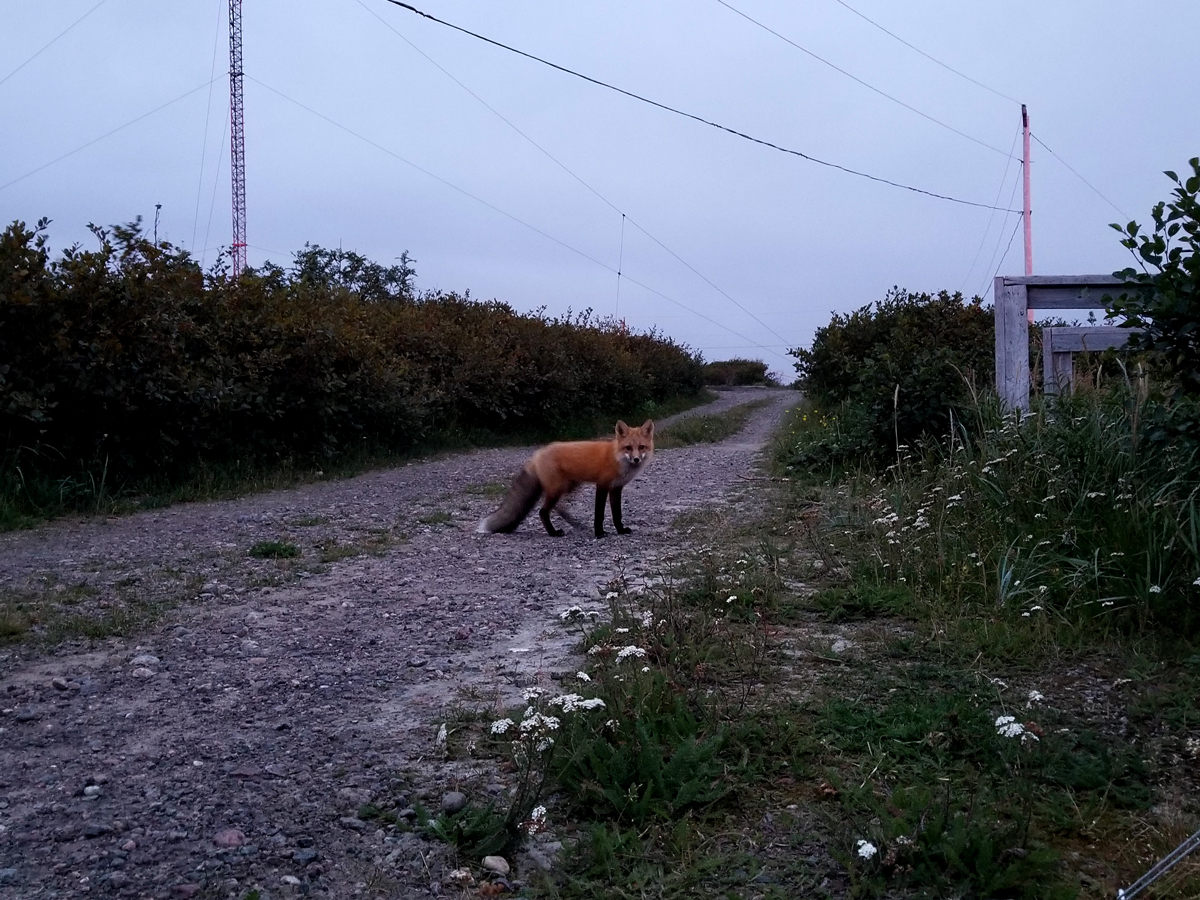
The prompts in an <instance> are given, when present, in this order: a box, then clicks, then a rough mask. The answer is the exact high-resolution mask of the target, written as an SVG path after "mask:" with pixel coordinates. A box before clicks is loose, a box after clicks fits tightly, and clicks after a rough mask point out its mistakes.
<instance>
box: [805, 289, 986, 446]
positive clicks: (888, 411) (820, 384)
mask: <svg viewBox="0 0 1200 900" xmlns="http://www.w3.org/2000/svg"><path fill="white" fill-rule="evenodd" d="M789 352H790V354H791V355H792V356H794V357H796V359H797V362H796V371H797V373H798V375H799V386H800V387H801V388H802V389H803V390H804V391H805V393H806V394H807V396H808V398H809V400H810V401H811V402H812V403H814V404H816V405H817V406H818V407H820V408H821V409H823V410H825V411H826V412H828V413H832V412H835V411H836V412H837V415H838V419H839V428H838V430H837V432H836V435H837V443H836V445H830V446H828V447H823V448H816V449H817V450H818V452H821V453H828V454H831V455H832V456H834V457H837V459H838V461H845V460H849V459H857V460H864V461H865V460H869V459H879V458H885V457H887V456H889V455H891V456H894V455H895V452H896V445H897V443H900V444H908V443H911V442H913V441H915V440H917V439H918V438H920V437H921V436H923V435H928V434H936V435H942V434H945V433H946V431H947V429H948V428H949V425H950V416H951V413H952V412H953V411H954V410H956V409H961V408H962V407H963V405H964V404H966V403H968V402H969V401H970V399H971V392H972V386H973V385H974V384H975V383H976V382H977V381H978V382H982V383H983V384H987V383H988V382H990V380H991V375H992V366H993V354H994V326H993V317H992V311H991V310H990V309H985V308H984V307H983V306H982V304H981V302H980V300H979V298H978V297H976V298H975V299H974V300H971V301H968V302H964V301H963V298H962V295H961V294H957V293H956V294H949V293H947V292H946V291H942V292H940V293H938V294H910V293H909V292H908V291H905V290H902V289H900V288H893V289H892V290H891V291H889V292H888V294H887V296H886V297H885V298H884V299H883V300H882V301H880V302H878V303H876V304H874V305H873V306H871V305H867V306H864V307H862V308H861V309H857V310H855V311H854V312H852V313H850V314H848V315H840V314H837V313H835V314H834V316H833V318H832V319H831V320H830V322H829V324H828V325H826V326H824V327H822V328H819V329H818V330H817V333H816V336H815V338H814V339H813V344H812V348H811V349H809V350H804V349H796V350H791V351H789ZM813 461H814V462H817V461H818V460H813Z"/></svg>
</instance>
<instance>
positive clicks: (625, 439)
mask: <svg viewBox="0 0 1200 900" xmlns="http://www.w3.org/2000/svg"><path fill="white" fill-rule="evenodd" d="M652 456H654V422H652V421H651V420H650V419H647V420H646V422H645V424H643V425H642V427H641V428H630V427H629V426H628V425H626V424H625V423H624V422H618V423H617V461H618V462H620V463H621V464H622V465H623V466H624V465H628V466H629V468H631V469H636V468H638V467H639V466H643V465H645V464H646V463H648V462H650V458H651V457H652Z"/></svg>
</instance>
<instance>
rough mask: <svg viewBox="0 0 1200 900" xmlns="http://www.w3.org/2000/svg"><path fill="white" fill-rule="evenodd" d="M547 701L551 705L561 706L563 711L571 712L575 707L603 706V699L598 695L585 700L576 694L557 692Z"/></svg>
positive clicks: (594, 707) (591, 707)
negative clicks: (555, 695) (557, 693)
mask: <svg viewBox="0 0 1200 900" xmlns="http://www.w3.org/2000/svg"><path fill="white" fill-rule="evenodd" d="M549 703H550V705H551V706H558V707H561V708H562V711H563V712H564V713H573V712H575V710H577V709H583V710H592V709H603V708H604V701H603V700H601V699H600V698H599V697H589V698H588V699H587V700H585V699H583V697H581V696H579V695H578V694H559V695H558V696H557V697H551V698H550V701H549Z"/></svg>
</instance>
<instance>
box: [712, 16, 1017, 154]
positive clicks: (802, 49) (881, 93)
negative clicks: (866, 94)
mask: <svg viewBox="0 0 1200 900" xmlns="http://www.w3.org/2000/svg"><path fill="white" fill-rule="evenodd" d="M717 2H718V3H720V4H721V5H722V6H724V7H725V8H726V9H728V10H730V11H732V12H735V13H737V14H738V15H739V16H741V17H742V18H743V19H745V20H746V21H747V22H751V23H753V24H754V25H757V26H758V27H759V28H761V29H762V30H763V31H766V32H768V33H770V34H773V35H775V37H777V38H779V39H780V40H781V41H783V42H784V43H786V44H790V45H791V46H793V47H795V48H796V49H797V50H799V51H800V52H801V53H807V54H808V55H809V56H811V57H812V58H813V59H815V60H816V61H817V62H819V63H822V64H824V65H826V66H829V68H831V69H833V70H834V71H835V72H840V73H841V74H843V75H845V76H846V77H847V78H849V79H851V80H852V81H856V82H858V83H859V84H861V85H862V86H863V87H865V88H866V89H867V90H869V91H874V92H875V93H876V94H878V95H879V96H880V97H885V98H886V99H888V100H891V101H892V102H893V103H898V104H899V105H900V106H903V107H904V108H905V109H907V110H908V111H909V112H914V113H916V114H917V115H918V116H920V117H921V118H922V119H928V120H929V121H930V122H932V123H933V124H934V125H938V126H940V127H942V128H945V129H946V130H947V131H953V132H954V133H955V134H957V135H958V136H959V137H963V138H966V139H967V140H968V141H971V142H972V143H975V144H978V145H979V146H980V147H986V148H987V149H988V150H991V151H992V152H994V153H999V154H1000V155H1001V156H1009V155H1010V154H1007V153H1005V152H1004V151H1003V150H1001V149H1000V148H999V147H995V146H993V145H991V144H989V143H988V142H987V141H981V140H979V138H976V137H972V136H971V135H969V134H967V133H966V132H965V131H959V130H958V129H957V128H955V127H954V126H953V125H947V124H946V123H945V122H943V121H942V120H941V119H935V118H934V117H933V116H931V115H929V114H928V113H923V112H921V110H919V109H917V108H916V107H915V106H911V105H910V104H908V103H905V102H904V101H903V100H901V99H899V98H898V97H893V96H892V95H891V94H889V93H887V92H886V91H883V90H880V89H879V88H877V87H875V85H873V84H870V83H868V82H866V81H863V80H862V79H861V78H859V77H858V76H857V75H852V74H851V73H850V72H847V71H846V70H845V69H843V68H842V67H841V66H839V65H836V64H834V63H831V62H830V61H829V60H827V59H825V58H824V57H823V56H818V55H817V54H815V53H813V52H812V51H811V50H809V49H808V48H807V47H802V46H801V45H800V44H797V43H796V42H795V41H793V40H792V39H791V38H789V37H787V36H785V35H782V34H780V33H779V32H778V31H776V30H775V29H774V28H772V27H770V26H769V25H766V24H764V23H763V22H760V21H758V19H755V18H754V17H753V16H750V15H748V14H746V13H744V12H742V11H741V10H740V9H738V8H737V7H736V6H734V5H733V4H731V3H726V2H725V0H717Z"/></svg>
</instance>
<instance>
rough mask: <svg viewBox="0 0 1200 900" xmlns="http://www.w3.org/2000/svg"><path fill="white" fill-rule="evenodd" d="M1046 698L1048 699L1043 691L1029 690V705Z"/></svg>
mask: <svg viewBox="0 0 1200 900" xmlns="http://www.w3.org/2000/svg"><path fill="white" fill-rule="evenodd" d="M1045 699H1046V697H1045V695H1044V694H1043V693H1042V692H1041V691H1030V692H1029V705H1030V706H1033V704H1035V703H1041V702H1042V701H1043V700H1045Z"/></svg>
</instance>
